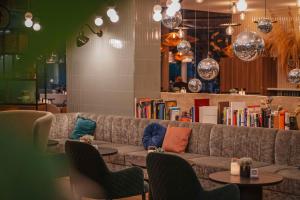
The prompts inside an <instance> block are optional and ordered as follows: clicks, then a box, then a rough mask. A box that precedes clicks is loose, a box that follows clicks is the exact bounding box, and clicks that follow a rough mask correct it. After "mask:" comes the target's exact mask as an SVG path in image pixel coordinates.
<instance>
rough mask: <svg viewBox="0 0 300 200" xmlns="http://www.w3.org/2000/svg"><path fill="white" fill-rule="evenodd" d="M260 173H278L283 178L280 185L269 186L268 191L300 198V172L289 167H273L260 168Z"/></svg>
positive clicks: (295, 168)
mask: <svg viewBox="0 0 300 200" xmlns="http://www.w3.org/2000/svg"><path fill="white" fill-rule="evenodd" d="M259 171H260V172H269V173H276V174H279V175H281V176H282V177H283V181H282V182H281V183H280V184H277V185H274V186H268V187H266V188H267V189H270V190H274V191H277V192H284V193H290V194H294V195H299V196H300V170H299V169H298V168H297V167H293V166H287V165H271V166H267V167H262V168H259Z"/></svg>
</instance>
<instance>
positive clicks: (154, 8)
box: [153, 4, 162, 13]
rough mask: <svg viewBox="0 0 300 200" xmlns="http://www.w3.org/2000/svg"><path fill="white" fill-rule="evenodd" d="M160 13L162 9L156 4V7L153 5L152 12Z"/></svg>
mask: <svg viewBox="0 0 300 200" xmlns="http://www.w3.org/2000/svg"><path fill="white" fill-rule="evenodd" d="M161 11H162V7H161V5H159V4H157V5H154V6H153V12H154V13H156V12H161Z"/></svg>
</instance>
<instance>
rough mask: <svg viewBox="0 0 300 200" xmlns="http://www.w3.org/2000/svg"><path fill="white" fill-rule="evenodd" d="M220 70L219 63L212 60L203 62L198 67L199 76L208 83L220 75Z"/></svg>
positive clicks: (208, 59)
mask: <svg viewBox="0 0 300 200" xmlns="http://www.w3.org/2000/svg"><path fill="white" fill-rule="evenodd" d="M219 70H220V68H219V64H218V62H217V61H215V60H214V59H212V58H206V59H204V60H202V61H201V62H200V63H199V64H198V67H197V71H198V74H199V76H200V77H201V78H203V79H204V80H207V81H210V80H213V79H215V78H216V77H217V76H218V74H219Z"/></svg>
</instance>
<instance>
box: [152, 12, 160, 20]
mask: <svg viewBox="0 0 300 200" xmlns="http://www.w3.org/2000/svg"><path fill="white" fill-rule="evenodd" d="M153 20H154V21H156V22H159V21H161V20H162V14H161V13H160V12H155V13H154V14H153Z"/></svg>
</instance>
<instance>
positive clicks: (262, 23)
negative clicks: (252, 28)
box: [257, 18, 273, 33]
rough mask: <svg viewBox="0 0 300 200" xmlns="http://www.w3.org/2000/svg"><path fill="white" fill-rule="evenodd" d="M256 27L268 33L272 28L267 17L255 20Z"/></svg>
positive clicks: (270, 21)
mask: <svg viewBox="0 0 300 200" xmlns="http://www.w3.org/2000/svg"><path fill="white" fill-rule="evenodd" d="M257 28H258V30H259V31H260V32H262V33H270V32H271V31H272V29H273V22H272V20H270V19H267V18H263V19H260V20H258V22H257Z"/></svg>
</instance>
